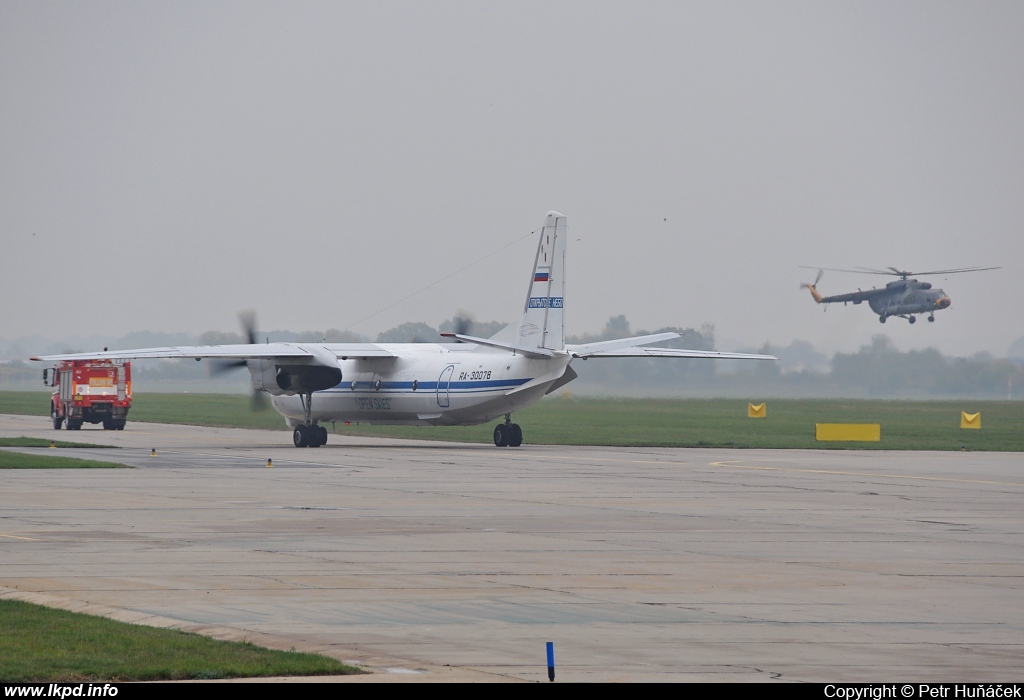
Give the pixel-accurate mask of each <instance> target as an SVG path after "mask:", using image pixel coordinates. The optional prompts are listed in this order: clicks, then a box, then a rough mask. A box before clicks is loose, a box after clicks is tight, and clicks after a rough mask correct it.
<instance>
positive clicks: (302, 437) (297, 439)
mask: <svg viewBox="0 0 1024 700" xmlns="http://www.w3.org/2000/svg"><path fill="white" fill-rule="evenodd" d="M292 442H293V443H295V446H296V447H306V446H307V445H309V432H308V431H307V430H306V426H305V425H299V426H296V428H295V430H294V431H293V432H292Z"/></svg>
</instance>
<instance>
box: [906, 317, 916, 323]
mask: <svg viewBox="0 0 1024 700" xmlns="http://www.w3.org/2000/svg"><path fill="white" fill-rule="evenodd" d="M907 320H908V321H910V323H911V325H913V324H915V323H917V316H911V317H909V318H908V319H907Z"/></svg>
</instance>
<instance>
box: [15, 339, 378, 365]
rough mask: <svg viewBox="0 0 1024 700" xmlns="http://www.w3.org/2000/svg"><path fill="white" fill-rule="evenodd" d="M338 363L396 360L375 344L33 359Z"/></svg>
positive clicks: (174, 350)
mask: <svg viewBox="0 0 1024 700" xmlns="http://www.w3.org/2000/svg"><path fill="white" fill-rule="evenodd" d="M332 356H333V357H334V358H335V359H336V360H338V359H350V358H351V359H364V358H380V357H395V355H394V353H392V352H389V351H388V350H385V349H384V348H382V347H380V346H379V345H375V344H373V343H264V344H254V345H249V344H241V345H183V346H179V347H166V348H141V349H139V350H110V351H103V352H76V353H69V354H64V355H43V356H42V357H33V358H31V359H33V360H37V361H43V362H59V361H62V360H150V359H182V358H191V359H196V360H199V359H203V358H211V359H220V360H261V359H262V360H270V359H276V358H284V359H299V360H302V359H306V360H312V361H314V362H316V360H320V361H324V360H326V359H327V358H329V357H332Z"/></svg>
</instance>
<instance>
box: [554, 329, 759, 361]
mask: <svg viewBox="0 0 1024 700" xmlns="http://www.w3.org/2000/svg"><path fill="white" fill-rule="evenodd" d="M678 337H679V334H678V333H656V334H654V335H641V336H636V337H633V338H622V339H620V340H604V341H601V342H598V343H585V344H583V345H567V346H565V349H566V350H568V351H569V353H570V354H571V355H572V356H573V357H576V358H579V359H581V360H586V359H589V358H591V357H695V358H704V359H711V360H777V359H779V358H777V357H774V356H772V355H751V354H747V353H741V352H715V351H712V350H682V349H680V348H649V347H642V346H645V345H648V344H650V343H658V342H660V341H662V340H674V339H675V338H678Z"/></svg>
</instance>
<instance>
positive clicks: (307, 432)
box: [292, 425, 327, 447]
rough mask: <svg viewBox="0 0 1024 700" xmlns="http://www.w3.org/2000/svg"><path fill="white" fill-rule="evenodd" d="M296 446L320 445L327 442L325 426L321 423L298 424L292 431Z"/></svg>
mask: <svg viewBox="0 0 1024 700" xmlns="http://www.w3.org/2000/svg"><path fill="white" fill-rule="evenodd" d="M292 442H293V443H295V446H296V447H320V446H321V445H326V444H327V428H325V427H323V426H322V425H299V426H296V427H295V430H294V431H292Z"/></svg>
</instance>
